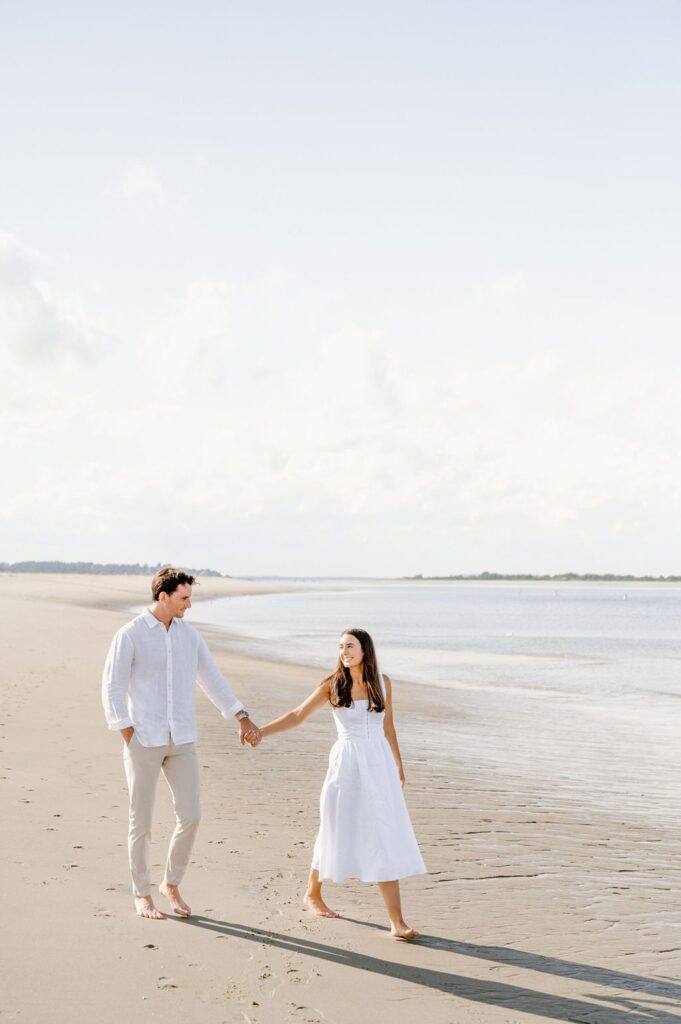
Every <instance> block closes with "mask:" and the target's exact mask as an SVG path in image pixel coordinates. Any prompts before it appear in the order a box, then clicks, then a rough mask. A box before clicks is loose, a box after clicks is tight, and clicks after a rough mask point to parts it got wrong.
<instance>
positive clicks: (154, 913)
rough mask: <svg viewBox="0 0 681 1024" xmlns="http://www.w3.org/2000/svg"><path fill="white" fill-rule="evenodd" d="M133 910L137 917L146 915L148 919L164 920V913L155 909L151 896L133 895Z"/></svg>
mask: <svg viewBox="0 0 681 1024" xmlns="http://www.w3.org/2000/svg"><path fill="white" fill-rule="evenodd" d="M135 910H136V911H137V916H138V917H148V918H149V920H150V921H165V914H162V913H161V911H160V910H157V909H156V907H155V906H154V901H153V900H152V898H151V896H135Z"/></svg>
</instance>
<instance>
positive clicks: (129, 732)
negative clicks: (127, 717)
mask: <svg viewBox="0 0 681 1024" xmlns="http://www.w3.org/2000/svg"><path fill="white" fill-rule="evenodd" d="M134 733H135V730H134V729H133V727H132V726H131V725H129V726H128V727H127V729H121V736H122V737H123V741H124V743H125V745H126V747H127V746H129V744H130V740H131V739H132V737H133V736H134Z"/></svg>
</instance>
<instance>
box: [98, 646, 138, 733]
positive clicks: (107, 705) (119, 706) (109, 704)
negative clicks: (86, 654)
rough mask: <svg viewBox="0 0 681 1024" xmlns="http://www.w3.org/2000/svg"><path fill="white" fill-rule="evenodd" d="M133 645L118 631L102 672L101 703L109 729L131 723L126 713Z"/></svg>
mask: <svg viewBox="0 0 681 1024" xmlns="http://www.w3.org/2000/svg"><path fill="white" fill-rule="evenodd" d="M133 656H134V647H133V644H132V641H131V640H130V638H129V637H128V635H127V634H126V633H125V632H123V631H120V632H118V633H116V636H115V637H114V638H113V641H112V643H111V647H110V648H109V653H108V655H107V658H106V662H105V664H104V671H103V673H102V705H103V707H104V715H105V718H106V723H107V725H108V726H109V728H110V729H112V730H116V729H128V728H130V727H131V726H132V725H133V723H132V721H131V719H130V715H129V714H128V702H127V693H128V684H129V682H130V672H131V669H132V661H133Z"/></svg>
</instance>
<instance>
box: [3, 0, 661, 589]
mask: <svg viewBox="0 0 681 1024" xmlns="http://www.w3.org/2000/svg"><path fill="white" fill-rule="evenodd" d="M680 46H681V6H680V5H679V4H678V3H677V2H676V0H646V2H643V0H640V2H636V3H634V2H628V0H618V2H610V0H595V2H594V0H584V2H583V0H560V2H557V0H535V2H531V0H477V2H462V0H450V2H447V3H441V2H432V3H428V2H426V3H424V2H423V0H421V2H418V3H417V2H413V3H412V2H399V0H393V2H390V3H387V2H382V0H364V2H363V3H361V4H359V3H354V2H344V3H342V4H341V3H322V2H314V3H312V2H310V3H299V2H290V3H286V4H282V3H281V2H270V3H266V2H258V0H253V2H250V3H232V2H229V0H223V2H208V0H195V2H194V3H192V4H191V5H189V4H181V3H178V2H175V0H164V2H163V3H160V2H156V0H151V2H147V3H144V4H139V3H134V4H133V3H130V2H128V0H117V2H116V3H115V4H114V3H108V2H103V3H98V4H92V3H62V2H55V3H53V4H49V5H45V4H39V3H37V2H35V0H26V2H24V3H22V4H15V3H10V2H8V0H0V130H1V133H2V136H1V137H2V157H1V159H0V386H1V388H2V402H1V403H0V429H1V430H2V437H3V441H4V443H3V444H2V447H1V448H0V468H1V470H2V480H3V488H2V490H3V499H2V502H0V561H6V562H13V561H19V560H23V559H62V560H67V561H76V560H86V561H99V562H106V561H113V562H144V563H151V564H154V563H157V562H164V563H166V562H170V563H174V564H179V565H184V566H191V567H211V568H215V569H218V570H219V571H222V572H225V573H230V574H232V575H295V576H306V575H316V576H324V575H334V576H338V575H341V576H342V575H346V576H352V575H364V576H374V575H375V576H381V575H389V576H400V575H412V574H417V573H423V574H434V575H443V574H447V573H468V572H470V573H472V572H477V571H484V570H489V571H498V572H523V571H528V572H537V573H541V572H555V573H558V572H563V571H575V572H633V573H641V574H643V573H654V574H671V573H681V538H680V536H679V526H678V524H679V522H680V521H681V470H680V468H679V451H680V450H681V401H679V380H680V378H679V371H680V370H681V344H680V342H681V337H680V334H679V324H680V323H681V316H680V314H681V289H680V288H679V265H680V260H679V256H680V253H679V247H680V246H679V239H680V238H681V200H680V196H679V182H680V181H681V136H680V133H679V131H678V121H679V109H680V102H681V64H679V60H678V53H679V48H680Z"/></svg>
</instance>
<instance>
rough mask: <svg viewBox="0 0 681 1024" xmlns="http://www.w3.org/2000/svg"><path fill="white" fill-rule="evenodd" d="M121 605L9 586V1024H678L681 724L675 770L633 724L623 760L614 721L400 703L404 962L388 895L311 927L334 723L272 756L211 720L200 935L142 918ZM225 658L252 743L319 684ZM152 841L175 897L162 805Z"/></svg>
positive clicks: (669, 742) (5, 782)
mask: <svg viewBox="0 0 681 1024" xmlns="http://www.w3.org/2000/svg"><path fill="white" fill-rule="evenodd" d="M125 580H127V582H126V581H125ZM125 580H124V581H123V582H121V584H120V587H115V588H114V590H115V593H114V594H113V595H112V594H111V588H110V587H108V586H107V584H108V583H110V579H109V578H101V577H99V578H98V579H97V581H96V583H95V582H94V581H89V582H88V583H87V585H86V586H84V587H83V588H79V591H78V593H77V594H74V590H73V587H72V586H70V585H69V584H70V583H71V581H72V577H71V576H69V577H67V578H65V585H64V586H63V587H61V589H60V587H59V586H58V583H57V582H54V584H53V585H51V586H49V587H46V586H45V584H44V582H42V581H40V580H38V581H36V578H35V577H33V581H34V582H37V583H38V585H37V586H35V587H34V588H33V589H31V586H30V585H29V584H30V581H29V580H27V577H26V575H24V574H21V581H20V582H21V585H20V586H19V585H18V584H17V583H16V582H15V581H14V580H8V579H7V578H4V579H3V577H1V576H0V616H1V617H2V621H3V623H4V625H5V627H6V629H7V630H8V635H10V636H12V637H13V643H12V644H11V645H8V647H7V650H6V651H5V657H4V658H3V661H2V663H0V682H1V685H2V695H3V712H2V715H1V716H0V719H1V723H0V724H1V728H0V733H1V742H0V748H1V750H2V762H1V764H2V772H1V778H0V798H1V799H2V813H3V821H4V822H5V828H4V830H3V833H4V834H3V844H4V847H3V849H4V853H5V888H6V899H5V905H4V909H5V919H6V925H5V928H6V935H7V936H8V938H10V939H11V941H10V942H7V943H6V946H7V949H6V953H5V958H4V960H5V963H4V972H3V974H4V979H3V980H4V983H5V984H4V988H5V993H4V996H3V1005H2V1011H3V1012H2V1017H3V1020H5V1019H6V1020H8V1021H16V1022H19V1024H20V1022H21V1021H22V1020H23V1021H42V1020H49V1021H50V1024H66V1022H67V1021H68V1022H69V1024H72V1022H75V1024H86V1022H87V1024H89V1021H90V1020H91V1019H92V1018H93V1017H95V1018H96V1019H97V1020H99V1021H101V1022H102V1024H114V1022H116V1024H118V1022H119V1021H120V1020H121V1018H124V1019H125V1020H126V1021H127V1022H129V1024H147V1022H148V1021H149V1020H150V1019H162V1020H164V1021H165V1022H167V1024H186V1021H187V1020H193V1019H195V1018H196V1017H198V1016H200V1018H201V1020H202V1024H244V1021H248V1022H250V1024H293V1022H312V1024H345V1022H346V1021H347V1020H349V1019H354V1020H357V1021H358V1022H360V1024H363V1022H364V1021H367V1020H369V1019H370V1018H371V1017H372V1016H373V1015H374V1014H375V1012H376V1010H377V1008H381V1009H383V1010H385V1011H389V1013H390V1016H391V1019H392V1020H393V1021H394V1022H395V1024H407V1022H409V1024H411V1021H412V1020H413V1017H414V1015H415V1014H417V1015H418V1016H419V1017H422V1018H423V1019H425V1020H428V1022H429V1024H452V1022H455V1024H459V1021H464V1020H465V1021H466V1022H467V1024H468V1022H469V1021H470V1022H472V1024H515V1022H522V1024H525V1022H527V1024H529V1022H530V1021H534V1022H541V1021H547V1022H548V1021H553V1022H554V1024H555V1022H556V1021H557V1020H558V1021H565V1020H568V1019H570V1020H578V1021H583V1022H585V1024H587V1022H591V1024H592V1022H593V1021H598V1024H632V1022H633V1021H634V1020H639V1019H641V1020H642V1019H652V1017H651V1016H650V1014H651V1013H657V1017H656V1020H659V1021H660V1024H672V1022H673V1021H681V1014H680V1013H679V1005H680V1004H681V962H680V958H679V951H678V946H679V941H678V920H679V918H680V917H681V898H680V897H679V892H680V891H681V869H680V868H679V867H678V866H677V863H678V855H677V854H678V843H679V827H678V810H677V803H678V801H677V795H676V792H675V790H676V786H675V779H676V777H677V775H678V773H679V771H681V764H679V755H678V754H677V748H678V742H675V740H674V737H675V736H677V734H678V733H677V725H676V722H675V721H673V720H670V721H669V723H668V736H667V737H666V738H664V742H662V745H661V746H660V748H659V749H658V748H657V747H656V746H655V744H654V743H653V740H652V738H648V739H647V740H646V742H645V743H642V742H641V733H640V725H639V723H638V722H636V721H634V722H632V723H631V728H630V730H629V729H628V730H625V731H624V732H622V734H621V737H619V738H620V739H621V742H622V743H623V744H624V746H623V747H622V749H621V750H616V749H611V747H610V746H608V744H607V743H605V742H604V738H605V737H608V738H610V733H609V730H611V729H612V728H613V724H612V723H611V722H610V720H609V719H608V718H604V719H603V720H602V721H601V720H600V719H597V718H596V719H593V720H591V719H588V720H585V721H582V722H581V726H580V729H579V731H577V732H573V731H572V726H573V719H572V718H570V716H569V715H567V717H566V714H567V712H566V708H565V707H563V706H561V707H556V708H555V714H554V713H553V712H549V711H547V709H546V707H542V708H541V713H540V709H539V706H538V703H537V702H536V701H532V700H530V699H527V700H524V699H519V700H512V701H508V700H505V699H497V700H489V699H488V696H487V695H482V696H480V697H475V699H474V697H473V696H471V695H470V694H468V693H467V694H465V695H463V696H461V695H459V696H460V697H461V699H460V700H457V703H456V705H455V706H454V708H453V710H452V712H451V713H450V714H449V717H448V718H447V720H446V721H444V720H443V706H442V700H441V691H439V690H438V691H437V692H436V693H435V694H431V693H426V692H425V691H426V689H427V688H426V687H425V686H419V688H418V690H417V692H416V693H409V692H408V688H406V687H405V688H404V690H400V693H399V706H398V714H397V727H398V735H399V738H400V745H401V747H402V751H403V756H404V759H405V764H406V767H407V790H406V795H407V800H408V803H409V807H410V810H411V814H412V819H413V821H414V827H415V830H416V834H417V836H418V838H419V841H420V844H421V846H422V849H423V852H424V857H425V860H426V864H427V865H428V868H429V871H430V874H429V875H427V876H424V877H423V878H415V879H408V880H407V881H406V882H405V883H404V884H403V886H402V891H403V901H404V906H405V914H406V917H407V920H408V921H409V922H410V923H411V924H413V926H414V927H416V928H417V929H419V930H420V931H421V932H423V933H424V935H423V938H422V940H421V941H420V942H419V943H418V944H416V945H412V946H408V945H406V944H400V943H395V942H394V941H392V940H390V938H389V937H388V936H387V932H386V929H385V913H384V910H383V906H382V902H381V900H380V897H379V895H378V893H377V891H376V887H375V886H374V887H372V886H363V885H361V884H360V883H350V884H347V885H342V886H340V885H338V886H335V885H329V886H327V887H326V890H325V891H327V894H328V899H329V902H330V903H331V905H332V906H334V907H335V908H336V909H338V910H340V911H341V912H342V914H343V917H342V918H340V919H337V920H330V921H323V920H321V919H319V918H314V917H312V916H311V915H310V914H309V913H307V912H305V911H304V910H303V909H302V907H301V895H302V890H303V887H304V885H305V881H306V878H307V872H308V868H309V859H310V854H311V849H312V843H313V840H314V835H315V832H316V820H317V813H318V812H317V806H318V804H317V801H318V796H319V788H320V786H321V781H322V779H323V777H324V773H325V771H326V764H327V758H328V752H329V749H330V747H331V745H332V743H333V741H334V738H335V731H334V728H333V724H332V721H331V716H330V715H325V714H324V713H323V712H320V713H319V714H318V715H316V716H314V717H313V718H312V719H311V720H310V721H309V722H308V723H306V724H305V726H304V727H303V728H301V729H298V730H295V731H293V732H291V733H286V734H284V735H283V736H281V737H278V738H276V740H275V739H274V738H273V739H272V740H270V741H265V742H264V743H263V744H262V745H261V747H260V748H258V749H257V750H255V751H253V750H250V749H246V748H241V747H239V745H238V743H237V742H236V727H235V725H233V724H232V723H231V722H226V721H225V720H223V719H221V718H220V716H219V715H218V714H217V712H216V710H215V708H213V707H212V705H210V704H209V703H208V701H206V700H205V699H203V697H202V696H200V697H199V700H198V701H197V720H198V726H199V752H200V760H201V765H202V791H203V797H202V802H203V812H204V813H203V821H202V825H201V828H200V830H199V837H198V839H197V844H196V847H195V852H194V856H193V860H192V864H191V866H190V870H189V872H188V874H187V878H186V880H185V883H184V885H183V893H184V894H185V895H186V897H187V898H188V899H189V901H190V903H191V904H192V907H193V910H194V917H193V918H192V919H191V920H190V921H187V922H185V921H178V920H175V919H168V920H166V921H165V922H158V923H157V922H144V921H141V920H139V919H138V918H136V917H135V915H134V913H133V911H132V899H131V895H130V891H129V876H128V872H127V862H126V852H125V831H126V816H127V810H126V808H127V794H126V790H125V784H124V779H123V772H122V766H121V741H120V738H119V737H118V736H117V735H115V734H112V733H111V732H108V731H107V729H106V726H105V724H104V721H103V716H102V712H101V707H100V703H99V678H100V675H101V668H102V663H103V660H104V656H105V654H106V650H107V648H108V645H109V643H110V640H111V637H112V635H113V633H114V632H115V630H116V629H117V628H118V627H119V626H120V625H121V624H122V623H123V622H125V621H127V619H128V618H129V617H130V616H129V614H128V613H126V612H125V611H124V610H123V607H122V603H123V604H125V602H126V601H127V600H128V596H129V593H130V592H132V593H133V595H137V594H138V593H139V590H138V584H141V585H142V586H144V585H145V583H146V582H148V581H145V579H144V578H142V577H134V578H125ZM76 598H77V599H76ZM135 599H136V596H133V600H135ZM143 600H144V598H142V601H143ZM140 603H141V601H140ZM209 643H210V645H211V649H212V650H213V651H214V653H215V656H216V660H217V661H218V664H219V665H220V666H221V668H222V669H223V670H224V672H225V674H226V675H227V677H228V678H229V679H230V681H231V682H232V685H233V687H234V689H235V691H236V693H237V694H238V695H239V696H240V697H241V698H242V699H243V700H244V702H245V703H247V706H251V707H252V709H253V712H254V718H255V720H256V721H264V720H265V719H266V718H267V717H270V716H271V717H275V716H276V715H277V714H279V713H281V712H282V711H284V710H286V709H287V708H289V707H291V706H294V705H295V704H296V703H298V702H299V701H300V699H302V697H303V696H305V695H306V693H307V692H308V691H309V690H311V689H312V687H313V686H314V685H315V684H316V683H317V682H318V676H319V673H318V672H317V671H316V670H314V669H309V668H307V669H305V668H298V667H296V666H294V665H288V664H282V663H271V662H264V661H261V660H254V659H252V658H248V657H245V656H242V655H237V654H233V653H229V652H228V651H225V650H223V649H222V648H221V647H220V644H219V643H218V641H217V640H215V639H214V638H213V636H210V637H209ZM544 703H546V702H544ZM256 712H257V715H256ZM618 728H619V727H618ZM618 736H619V734H618V733H617V732H615V739H616V740H617V741H618V742H619V740H618ZM634 739H636V740H637V741H638V750H637V752H636V754H635V757H634V758H633V760H632V749H633V748H632V747H631V746H630V745H629V744H630V742H631V741H633V740H634ZM664 786H666V787H667V789H666V790H664V791H663V787H664ZM598 790H600V791H602V801H601V803H602V806H599V805H598V801H596V802H595V803H593V802H590V801H591V797H592V796H593V795H594V793H595V792H596V791H598ZM658 790H659V793H658ZM589 794H590V795H589ZM656 794H657V795H656ZM587 797H588V798H587ZM662 797H664V800H663V799H662ZM154 820H155V825H154V837H153V848H152V852H153V863H154V865H156V866H155V867H154V881H155V882H158V881H160V873H161V870H162V863H163V859H164V856H165V850H166V846H167V839H168V836H169V832H170V828H171V825H172V808H171V806H170V799H169V796H168V793H167V791H166V787H165V786H164V785H162V784H161V785H160V786H159V789H158V800H157V808H156V814H155V819H154ZM36 963H40V967H41V984H40V985H39V986H37V985H36V984H35V977H34V966H35V964H36ZM75 963H77V964H78V970H77V971H74V969H73V967H74V964H75ZM84 979H85V980H84ZM367 984H368V985H369V986H370V992H371V998H370V1004H371V1006H370V1007H369V1006H368V1005H367ZM653 1007H654V1009H653Z"/></svg>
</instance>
